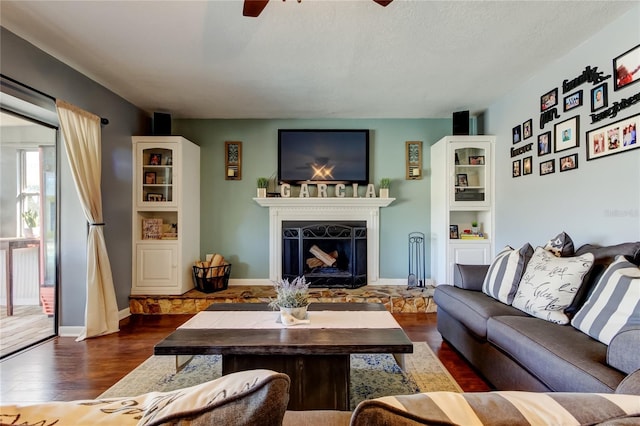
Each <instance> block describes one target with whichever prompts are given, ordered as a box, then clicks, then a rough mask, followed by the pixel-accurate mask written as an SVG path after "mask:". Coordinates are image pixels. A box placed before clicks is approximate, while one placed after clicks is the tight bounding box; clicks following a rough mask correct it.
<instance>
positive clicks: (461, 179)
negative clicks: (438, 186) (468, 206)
mask: <svg viewBox="0 0 640 426" xmlns="http://www.w3.org/2000/svg"><path fill="white" fill-rule="evenodd" d="M456 186H459V187H465V186H469V179H468V178H467V174H466V173H458V174H457V175H456Z"/></svg>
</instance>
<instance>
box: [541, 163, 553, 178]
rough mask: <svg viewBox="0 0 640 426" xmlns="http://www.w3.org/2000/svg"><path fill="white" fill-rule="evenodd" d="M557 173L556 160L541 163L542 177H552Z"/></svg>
mask: <svg viewBox="0 0 640 426" xmlns="http://www.w3.org/2000/svg"><path fill="white" fill-rule="evenodd" d="M555 172H556V161H555V160H554V159H551V160H547V161H541V162H540V176H544V175H550V174H551V173H555Z"/></svg>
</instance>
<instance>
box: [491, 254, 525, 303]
mask: <svg viewBox="0 0 640 426" xmlns="http://www.w3.org/2000/svg"><path fill="white" fill-rule="evenodd" d="M532 254H533V249H532V248H531V245H530V244H529V243H526V244H525V245H523V246H522V247H521V248H520V249H519V250H514V249H513V248H511V247H509V246H507V247H505V248H504V249H503V250H502V251H501V252H500V253H498V254H497V255H496V257H495V258H494V259H493V261H492V262H491V266H490V267H489V270H488V271H487V275H486V277H485V279H484V283H483V284H482V291H483V292H484V293H485V294H487V295H489V296H491V297H493V298H494V299H496V300H499V301H501V302H502V303H506V304H507V305H510V304H511V302H512V301H513V297H514V296H515V294H516V290H517V289H518V283H519V282H520V278H521V277H522V273H523V272H524V270H525V267H526V266H527V262H529V259H530V258H531V255H532Z"/></svg>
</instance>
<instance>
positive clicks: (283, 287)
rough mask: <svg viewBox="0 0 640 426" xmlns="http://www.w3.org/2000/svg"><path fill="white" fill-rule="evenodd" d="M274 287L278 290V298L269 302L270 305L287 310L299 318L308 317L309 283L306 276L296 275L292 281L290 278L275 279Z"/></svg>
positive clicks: (283, 310) (282, 310)
mask: <svg viewBox="0 0 640 426" xmlns="http://www.w3.org/2000/svg"><path fill="white" fill-rule="evenodd" d="M273 288H274V290H275V291H276V298H275V299H272V300H271V302H269V306H270V307H272V308H273V309H279V310H280V311H281V312H286V313H287V314H289V315H292V316H293V317H294V318H297V319H299V320H304V319H306V318H307V307H308V306H309V284H308V283H307V281H306V279H305V278H304V276H301V277H296V278H294V280H293V281H291V282H289V280H288V279H284V280H283V279H281V280H278V281H274V282H273Z"/></svg>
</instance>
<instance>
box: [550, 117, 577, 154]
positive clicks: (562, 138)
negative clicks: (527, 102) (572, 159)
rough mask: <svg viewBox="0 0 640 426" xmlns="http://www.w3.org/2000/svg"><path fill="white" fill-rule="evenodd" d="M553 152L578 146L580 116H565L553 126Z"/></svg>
mask: <svg viewBox="0 0 640 426" xmlns="http://www.w3.org/2000/svg"><path fill="white" fill-rule="evenodd" d="M553 134H554V137H553V140H554V144H553V148H554V149H553V152H560V151H564V150H566V149H571V148H575V147H578V146H580V116H579V115H576V116H573V117H571V118H567V119H566V120H564V121H561V122H560V123H556V124H555V125H554V126H553Z"/></svg>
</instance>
